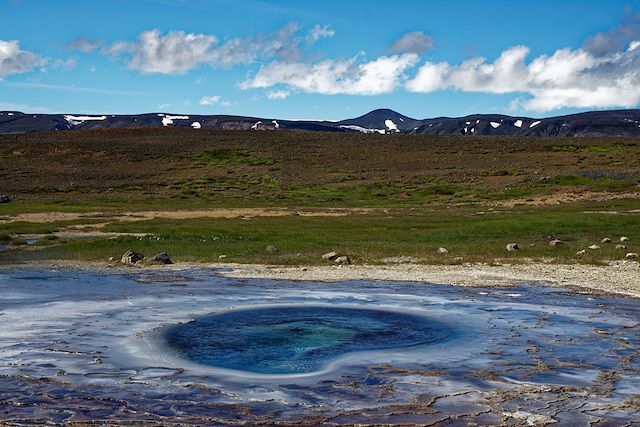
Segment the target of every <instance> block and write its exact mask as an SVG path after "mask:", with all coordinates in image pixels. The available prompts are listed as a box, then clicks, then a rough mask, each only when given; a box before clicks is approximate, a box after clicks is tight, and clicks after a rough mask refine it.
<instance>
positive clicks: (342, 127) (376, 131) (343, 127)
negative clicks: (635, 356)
mask: <svg viewBox="0 0 640 427" xmlns="http://www.w3.org/2000/svg"><path fill="white" fill-rule="evenodd" d="M340 128H341V129H350V130H357V131H358V132H362V133H381V134H385V133H387V131H386V130H384V129H368V128H363V127H362V126H358V125H340Z"/></svg>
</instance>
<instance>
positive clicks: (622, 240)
mask: <svg viewBox="0 0 640 427" xmlns="http://www.w3.org/2000/svg"><path fill="white" fill-rule="evenodd" d="M627 240H629V238H628V237H627V236H622V237H621V238H620V241H621V242H626V241H627Z"/></svg>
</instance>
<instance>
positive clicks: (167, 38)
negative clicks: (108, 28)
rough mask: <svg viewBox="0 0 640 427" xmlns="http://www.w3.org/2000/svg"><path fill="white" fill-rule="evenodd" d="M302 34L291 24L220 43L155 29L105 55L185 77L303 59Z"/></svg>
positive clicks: (106, 50)
mask: <svg viewBox="0 0 640 427" xmlns="http://www.w3.org/2000/svg"><path fill="white" fill-rule="evenodd" d="M299 31H300V26H299V25H298V24H295V23H290V24H287V25H285V26H284V27H282V28H280V29H279V30H277V31H275V32H274V33H272V34H266V35H264V34H260V35H257V36H250V37H244V38H230V39H226V40H225V41H224V42H222V43H221V44H219V43H218V38H217V37H216V36H213V35H208V34H194V33H185V32H184V31H171V32H169V33H167V34H163V33H162V32H160V30H157V29H154V30H150V31H145V32H143V33H141V34H140V35H139V36H138V39H137V40H135V41H133V42H129V41H119V42H115V43H113V44H111V45H109V46H106V47H104V48H103V49H102V53H103V54H105V55H108V56H112V57H124V58H125V60H126V61H127V66H128V67H129V68H130V69H132V70H137V71H140V72H142V73H159V74H185V73H187V72H188V71H190V70H192V69H194V68H197V67H199V66H201V65H208V66H210V67H229V66H232V65H237V64H248V63H252V62H255V61H256V60H257V59H261V58H278V59H280V60H286V61H294V60H300V59H301V58H302V56H303V55H302V52H301V50H300V44H301V43H302V41H303V40H302V39H301V38H300V37H298V36H296V34H297V33H298V32H299ZM324 31H328V29H326V28H325V29H324Z"/></svg>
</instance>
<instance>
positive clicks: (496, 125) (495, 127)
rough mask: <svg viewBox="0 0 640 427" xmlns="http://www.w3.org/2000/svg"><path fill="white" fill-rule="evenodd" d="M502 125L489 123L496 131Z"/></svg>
mask: <svg viewBox="0 0 640 427" xmlns="http://www.w3.org/2000/svg"><path fill="white" fill-rule="evenodd" d="M501 124H502V123H498V122H491V126H493V128H494V129H497V128H499V127H500V125H501Z"/></svg>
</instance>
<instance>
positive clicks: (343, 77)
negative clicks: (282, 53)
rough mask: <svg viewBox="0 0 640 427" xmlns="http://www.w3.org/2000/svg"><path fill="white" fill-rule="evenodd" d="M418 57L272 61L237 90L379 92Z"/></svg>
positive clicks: (391, 87)
mask: <svg viewBox="0 0 640 427" xmlns="http://www.w3.org/2000/svg"><path fill="white" fill-rule="evenodd" d="M417 61H418V56H417V55H415V54H403V55H392V56H381V57H379V58H376V59H375V60H373V61H369V62H364V63H362V62H358V57H357V56H355V57H352V58H349V59H344V60H326V61H321V62H317V63H313V64H309V63H303V62H281V61H274V62H272V63H270V64H267V65H265V66H263V67H261V68H260V70H259V71H258V73H257V74H256V75H255V77H253V78H251V79H248V80H246V81H244V82H242V83H241V84H240V88H241V89H253V88H269V87H272V86H276V85H286V86H288V87H291V88H295V89H299V90H302V91H304V92H309V93H320V94H326V95H335V94H350V95H379V94H383V93H389V92H391V91H393V90H394V89H395V88H396V87H397V86H399V85H400V84H401V82H402V80H403V77H404V71H405V70H406V69H408V68H411V67H413V66H415V64H416V63H417Z"/></svg>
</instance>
